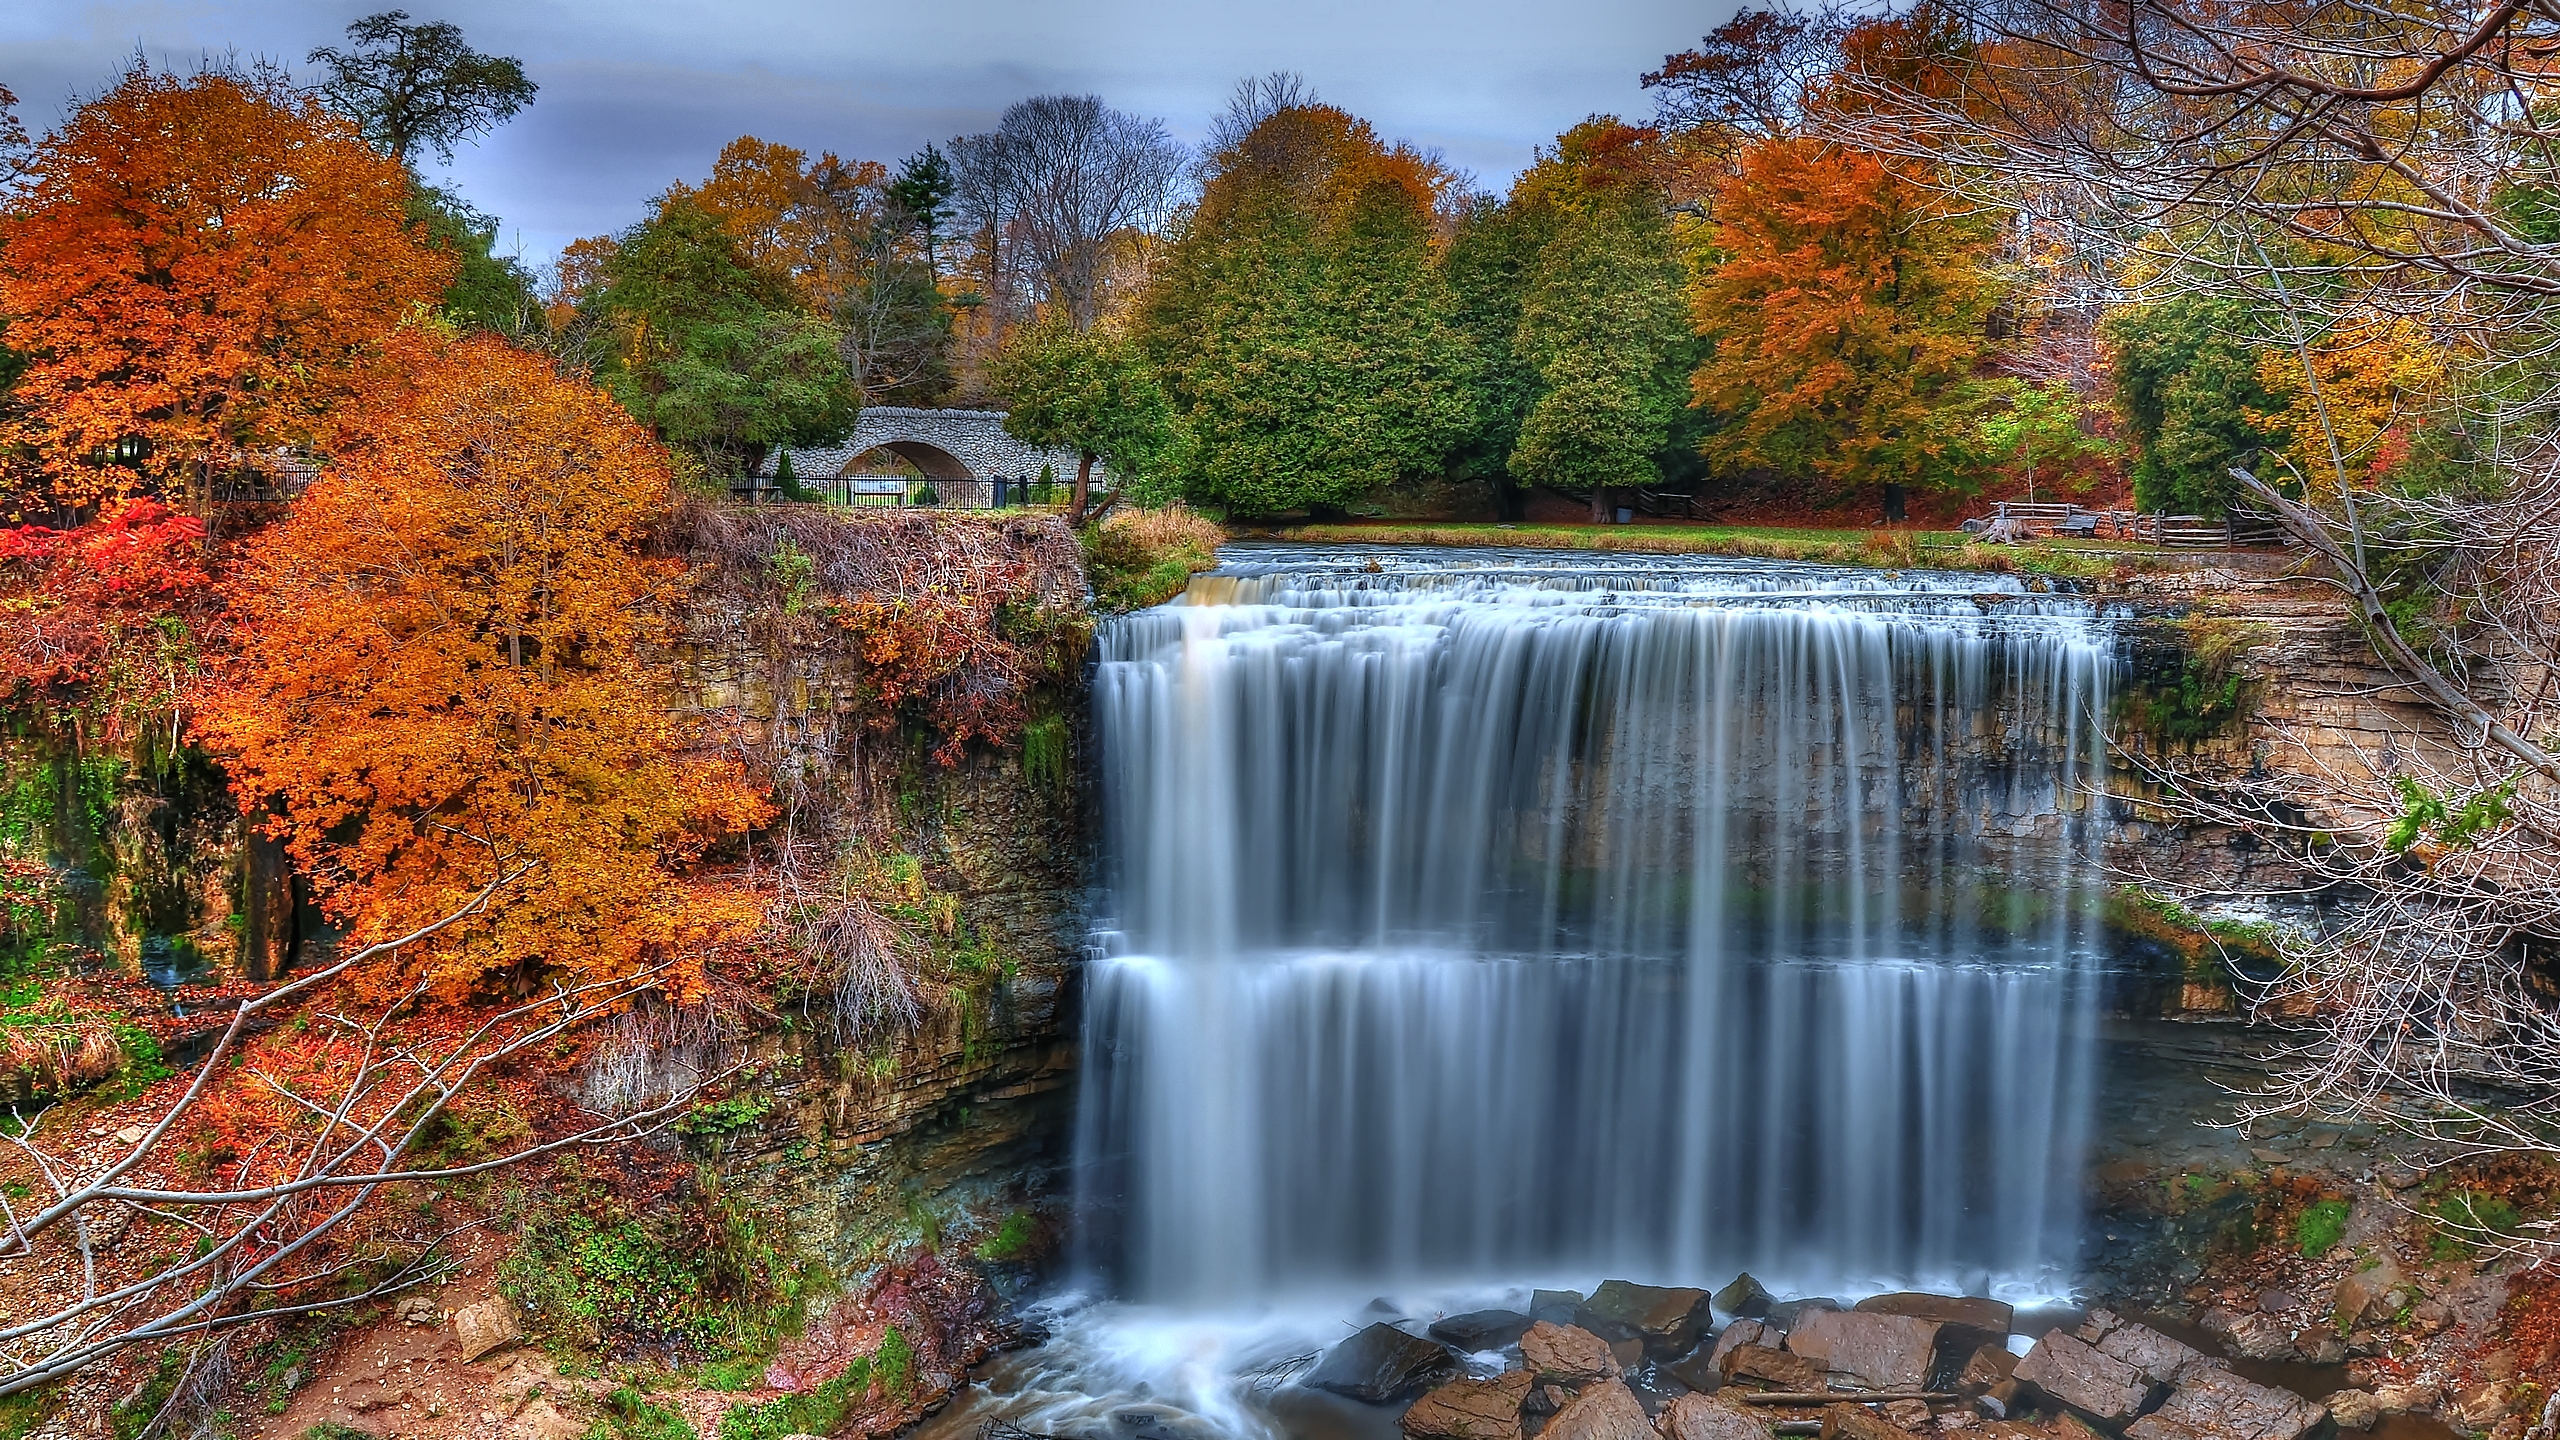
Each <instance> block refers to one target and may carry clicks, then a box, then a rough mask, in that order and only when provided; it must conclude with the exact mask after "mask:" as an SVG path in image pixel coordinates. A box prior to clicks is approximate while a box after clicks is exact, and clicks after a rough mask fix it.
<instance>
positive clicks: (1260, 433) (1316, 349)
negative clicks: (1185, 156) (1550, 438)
mask: <svg viewBox="0 0 2560 1440" xmlns="http://www.w3.org/2000/svg"><path fill="white" fill-rule="evenodd" d="M1446 181H1447V177H1446V175H1445V174H1444V173H1443V172H1440V171H1439V170H1438V169H1437V168H1436V167H1435V166H1433V165H1432V163H1431V162H1430V161H1428V160H1427V159H1426V158H1425V157H1422V156H1420V155H1417V154H1415V153H1413V152H1412V151H1410V150H1407V149H1404V148H1402V147H1396V148H1393V149H1390V148H1389V147H1387V146H1386V145H1384V144H1381V143H1380V142H1379V140H1378V139H1377V137H1376V135H1375V134H1374V133H1373V132H1372V131H1371V130H1370V128H1369V126H1368V125H1367V124H1366V123H1365V122H1363V121H1360V120H1356V119H1354V118H1353V117H1351V116H1350V115H1347V114H1345V113H1343V112H1342V111H1340V110H1337V109H1334V108H1332V107H1330V106H1322V105H1292V106H1287V107H1284V108H1281V109H1279V110H1277V111H1275V112H1273V113H1272V114H1270V115H1268V116H1266V117H1264V118H1262V119H1261V120H1260V121H1259V123H1257V124H1255V125H1253V126H1252V127H1251V129H1250V130H1248V131H1247V132H1246V133H1245V134H1244V135H1243V137H1242V138H1241V139H1240V140H1238V141H1236V142H1235V143H1234V144H1232V145H1230V146H1228V147H1227V148H1225V149H1223V150H1221V151H1220V152H1218V153H1217V154H1216V155H1215V156H1214V157H1213V158H1212V171H1211V174H1210V176H1209V179H1208V182H1207V184H1206V186H1205V187H1204V189H1203V193H1202V196H1201V200H1200V204H1199V206H1198V208H1197V210H1196V211H1195V212H1194V214H1193V216H1192V219H1191V222H1190V224H1189V226H1188V227H1187V228H1186V229H1185V231H1184V232H1183V234H1182V235H1181V236H1180V238H1178V239H1177V240H1176V241H1175V242H1174V244H1173V245H1172V246H1171V247H1169V250H1168V252H1167V254H1166V255H1165V257H1164V259H1163V261H1162V262H1161V268H1160V270H1159V271H1158V274H1157V278H1156V280H1155V282H1154V283H1153V284H1152V285H1151V287H1150V289H1149V291H1148V295H1147V298H1146V301H1145V303H1144V305H1143V306H1142V308H1141V312H1140V316H1139V335H1140V339H1141V342H1142V343H1143V344H1144V346H1145V348H1146V351H1147V353H1148V354H1149V356H1150V357H1151V358H1152V359H1153V361H1154V362H1155V368H1156V372H1157V374H1158V375H1159V376H1160V377H1161V379H1162V380H1163V382H1164V385H1165V389H1166V391H1167V392H1168V394H1169V395H1170V396H1171V398H1172V401H1173V404H1174V408H1175V410H1176V411H1177V412H1178V413H1179V414H1180V415H1181V416H1182V417H1183V419H1184V420H1185V422H1186V423H1187V424H1188V426H1189V427H1190V430H1191V433H1192V436H1193V438H1194V440H1195V442H1196V449H1195V451H1194V453H1193V458H1192V461H1191V463H1190V465H1189V467H1188V470H1187V473H1186V479H1185V489H1186V490H1187V491H1189V493H1190V495H1191V497H1192V498H1194V499H1197V500H1200V501H1203V502H1206V503H1210V504H1214V505H1219V506H1223V507H1226V508H1228V509H1230V510H1235V511H1241V512H1244V513H1247V514H1263V513H1269V512H1273V511H1281V510H1292V509H1298V508H1302V507H1326V506H1339V505H1342V504H1344V503H1346V502H1348V501H1350V500H1352V499H1354V498H1356V497H1357V496H1359V495H1361V494H1364V493H1366V492H1368V491H1371V490H1374V489H1377V488H1378V487H1380V486H1383V485H1387V484H1391V483H1393V482H1394V481H1396V480H1398V479H1400V478H1402V477H1405V476H1410V475H1420V474H1429V473H1436V472H1438V471H1439V470H1440V469H1441V468H1442V464H1443V460H1444V458H1445V457H1446V456H1447V455H1448V454H1449V453H1450V452H1451V451H1452V450H1454V449H1455V448H1457V447H1458V446H1459V445H1460V444H1461V443H1463V442H1464V441H1465V440H1466V438H1467V436H1468V434H1469V431H1470V429H1471V428H1472V426H1473V423H1474V400H1473V395H1472V393H1471V384H1472V375H1473V368H1474V357H1473V355H1472V352H1471V351H1470V349H1469V347H1468V345H1467V343H1466V337H1465V335H1464V334H1463V333H1462V332H1461V331H1460V330H1458V329H1457V328H1456V327H1455V326H1454V325H1452V324H1451V323H1450V319H1449V309H1450V301H1449V293H1448V288H1447V286H1446V284H1445V282H1444V281H1443V279H1442V277H1441V273H1440V270H1439V267H1438V265H1437V264H1436V263H1435V256H1434V253H1433V252H1434V241H1433V219H1434V209H1435V205H1436V202H1437V200H1438V197H1439V193H1440V189H1441V187H1442V186H1443V185H1444V184H1445V183H1446Z"/></svg>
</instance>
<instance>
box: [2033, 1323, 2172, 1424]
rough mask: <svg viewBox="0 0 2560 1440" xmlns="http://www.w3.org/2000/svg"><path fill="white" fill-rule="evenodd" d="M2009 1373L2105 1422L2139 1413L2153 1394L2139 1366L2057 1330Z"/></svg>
mask: <svg viewBox="0 0 2560 1440" xmlns="http://www.w3.org/2000/svg"><path fill="white" fill-rule="evenodd" d="M2011 1378H2012V1379H2015V1380H2018V1381H2021V1382H2023V1383H2025V1384H2029V1385H2033V1386H2034V1387H2036V1388H2037V1389H2038V1390H2041V1391H2043V1392H2044V1393H2045V1394H2047V1395H2050V1396H2052V1397H2053V1398H2054V1399H2055V1400H2057V1401H2060V1402H2061V1403H2062V1404H2065V1405H2068V1406H2070V1407H2071V1408H2072V1409H2074V1410H2077V1411H2079V1412H2080V1413H2081V1414H2083V1415H2086V1416H2088V1417H2089V1418H2090V1419H2092V1420H2095V1421H2097V1422H2098V1423H2099V1424H2101V1425H2107V1426H2116V1425H2122V1424H2124V1423H2125V1422H2126V1421H2128V1420H2131V1419H2132V1418H2133V1417H2134V1416H2136V1415H2139V1414H2141V1413H2142V1406H2143V1402H2144V1401H2146V1400H2148V1399H2150V1398H2151V1381H2150V1379H2149V1378H2148V1377H2146V1376H2145V1375H2144V1374H2143V1373H2142V1372H2141V1371H2140V1370H2138V1369H2135V1368H2134V1367H2133V1366H2132V1365H2129V1364H2127V1363H2126V1362H2124V1361H2122V1360H2118V1359H2117V1358H2115V1357H2114V1356H2112V1355H2101V1354H2099V1353H2098V1351H2097V1348H2096V1347H2095V1346H2092V1345H2090V1344H2088V1343H2087V1342H2086V1341H2082V1340H2078V1339H2075V1338H2073V1337H2072V1336H2069V1335H2066V1334H2064V1333H2063V1332H2061V1331H2059V1330H2054V1331H2050V1332H2048V1333H2047V1334H2046V1335H2045V1337H2044V1338H2043V1339H2041V1340H2039V1341H2037V1342H2036V1344H2035V1348H2034V1349H2032V1350H2029V1351H2028V1352H2027V1354H2026V1358H2025V1359H2023V1360H2020V1361H2019V1362H2018V1368H2017V1370H2016V1371H2015V1372H2013V1374H2012V1376H2011Z"/></svg>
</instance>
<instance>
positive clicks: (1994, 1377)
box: [1956, 1345, 2018, 1395]
mask: <svg viewBox="0 0 2560 1440" xmlns="http://www.w3.org/2000/svg"><path fill="white" fill-rule="evenodd" d="M2017 1369H2018V1357H2017V1356H2015V1355H2012V1354H2010V1353H2009V1347H2008V1346H2006V1345H1985V1346H1982V1347H1980V1348H1979V1349H1977V1350H1975V1351H1974V1352H1973V1354H1972V1355H1971V1356H1970V1357H1969V1358H1967V1359H1966V1361H1965V1362H1964V1369H1963V1370H1962V1371H1960V1372H1958V1373H1957V1375H1956V1388H1957V1389H1958V1390H1961V1391H1963V1392H1964V1393H1965V1394H1967V1395H1980V1394H1982V1393H1983V1392H1984V1391H1986V1390H1989V1389H1990V1388H1991V1387H1992V1386H1994V1385H1997V1384H1999V1383H2000V1382H2001V1381H2003V1380H2006V1379H2008V1378H2009V1377H2010V1376H2011V1375H2013V1374H2015V1373H2016V1372H2017Z"/></svg>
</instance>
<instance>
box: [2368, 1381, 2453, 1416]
mask: <svg viewBox="0 0 2560 1440" xmlns="http://www.w3.org/2000/svg"><path fill="white" fill-rule="evenodd" d="M2443 1393H2444V1392H2443V1391H2441V1390H2438V1389H2437V1388H2436V1387H2435V1386H2433V1385H2424V1384H2417V1385H2383V1386H2378V1387H2376V1388H2375V1390H2374V1392H2373V1403H2374V1404H2376V1405H2379V1406H2381V1407H2382V1413H2383V1414H2385V1415H2424V1414H2426V1413H2428V1412H2429V1411H2432V1410H2434V1409H2435V1408H2436V1402H2437V1400H2439V1399H2441V1398H2442V1397H2443Z"/></svg>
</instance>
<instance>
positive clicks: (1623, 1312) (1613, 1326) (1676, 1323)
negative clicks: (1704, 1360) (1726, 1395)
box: [1579, 1280, 1708, 1359]
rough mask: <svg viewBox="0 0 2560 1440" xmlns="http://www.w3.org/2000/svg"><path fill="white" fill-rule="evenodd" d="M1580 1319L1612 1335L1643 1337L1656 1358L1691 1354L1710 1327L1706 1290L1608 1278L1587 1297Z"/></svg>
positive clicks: (1587, 1327)
mask: <svg viewBox="0 0 2560 1440" xmlns="http://www.w3.org/2000/svg"><path fill="white" fill-rule="evenodd" d="M1579 1323H1580V1324H1581V1326H1582V1328H1583V1329H1585V1330H1589V1331H1591V1332H1592V1333H1593V1334H1596V1335H1604V1336H1607V1337H1608V1338H1609V1339H1612V1340H1622V1339H1628V1338H1634V1339H1639V1340H1642V1341H1643V1342H1644V1349H1645V1353H1646V1354H1648V1355H1651V1356H1653V1357H1655V1358H1656V1359H1667V1358H1669V1357H1671V1356H1673V1355H1686V1354H1687V1353H1689V1351H1690V1350H1691V1349H1692V1348H1693V1347H1695V1346H1696V1345H1697V1343H1698V1337H1699V1336H1700V1335H1702V1334H1705V1333H1706V1328H1707V1324H1708V1314H1707V1292H1706V1291H1704V1290H1692V1289H1689V1288H1687V1287H1685V1286H1682V1287H1676V1288H1673V1287H1665V1286H1660V1285H1637V1284H1633V1283H1631V1282H1629V1281H1625V1280H1609V1281H1604V1282H1602V1283H1601V1286H1600V1288H1599V1289H1597V1290H1594V1291H1592V1292H1591V1298H1590V1299H1589V1300H1586V1301H1584V1302H1583V1304H1582V1311H1581V1318H1580V1322H1579ZM1612 1331H1615V1332H1616V1333H1614V1334H1613V1333H1611V1332H1612Z"/></svg>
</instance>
